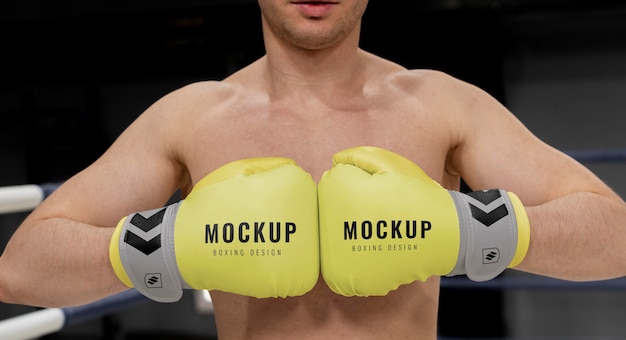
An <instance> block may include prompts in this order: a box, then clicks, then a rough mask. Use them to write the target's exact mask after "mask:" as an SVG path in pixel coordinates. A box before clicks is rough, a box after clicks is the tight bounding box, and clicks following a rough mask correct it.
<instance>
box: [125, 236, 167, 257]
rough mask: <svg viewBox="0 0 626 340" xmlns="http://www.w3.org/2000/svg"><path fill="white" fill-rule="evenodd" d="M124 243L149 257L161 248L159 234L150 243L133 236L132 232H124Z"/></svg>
mask: <svg viewBox="0 0 626 340" xmlns="http://www.w3.org/2000/svg"><path fill="white" fill-rule="evenodd" d="M124 242H125V243H127V244H129V245H130V246H131V247H133V248H135V249H137V250H139V251H140V252H142V253H144V254H146V255H150V254H152V253H153V252H155V251H157V250H158V249H159V248H161V235H160V234H159V235H157V236H155V237H154V238H152V239H151V240H150V241H146V240H144V239H142V238H141V237H139V236H137V235H135V234H134V233H133V232H131V231H126V235H124Z"/></svg>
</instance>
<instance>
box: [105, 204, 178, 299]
mask: <svg viewBox="0 0 626 340" xmlns="http://www.w3.org/2000/svg"><path fill="white" fill-rule="evenodd" d="M179 207H180V202H179V203H175V204H172V205H169V206H167V207H164V208H159V209H153V210H148V211H143V212H137V213H133V214H131V215H129V216H127V217H125V218H123V219H122V220H120V222H119V223H118V225H117V227H116V229H115V232H114V234H113V238H112V239H111V243H110V247H109V258H110V261H111V264H112V266H113V270H114V271H115V274H116V275H117V276H118V278H119V279H120V280H121V281H122V282H123V283H124V284H125V285H127V286H128V287H134V288H135V289H137V290H138V291H139V292H140V293H142V294H143V295H145V296H147V297H148V298H150V299H152V300H155V301H158V302H176V301H178V300H180V298H181V297H182V295H183V288H185V289H186V288H189V286H188V285H187V284H186V283H185V281H184V280H183V278H182V275H181V274H180V272H179V270H178V266H177V264H176V255H175V254H174V228H173V225H174V222H175V219H176V214H177V212H178V208H179Z"/></svg>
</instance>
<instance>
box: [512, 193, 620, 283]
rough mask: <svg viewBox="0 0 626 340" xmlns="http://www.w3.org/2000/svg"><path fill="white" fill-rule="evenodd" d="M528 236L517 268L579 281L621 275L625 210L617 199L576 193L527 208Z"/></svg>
mask: <svg viewBox="0 0 626 340" xmlns="http://www.w3.org/2000/svg"><path fill="white" fill-rule="evenodd" d="M528 216H529V219H530V226H531V240H530V247H529V250H528V254H527V256H526V258H525V259H524V261H523V262H522V263H521V264H520V265H519V266H518V267H517V269H520V270H523V271H527V272H532V273H536V274H540V275H546V276H551V277H557V278H562V279H568V280H575V281H584V280H598V279H608V278H615V277H619V276H624V275H626V247H625V246H624V245H626V209H625V206H624V204H623V202H621V201H620V200H619V199H616V198H613V197H606V196H602V195H598V194H593V193H576V194H571V195H568V196H564V197H561V198H559V199H556V200H553V201H550V202H547V203H544V204H542V205H538V206H535V207H528Z"/></svg>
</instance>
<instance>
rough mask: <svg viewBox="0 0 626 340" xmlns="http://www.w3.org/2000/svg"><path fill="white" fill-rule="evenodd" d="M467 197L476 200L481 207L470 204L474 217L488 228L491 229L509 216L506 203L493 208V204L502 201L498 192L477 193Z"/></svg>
mask: <svg viewBox="0 0 626 340" xmlns="http://www.w3.org/2000/svg"><path fill="white" fill-rule="evenodd" d="M467 195H468V196H470V197H472V198H474V199H475V200H476V201H477V202H476V203H477V204H480V206H477V205H474V204H472V203H469V206H470V209H471V211H472V217H474V219H475V220H477V221H479V222H480V223H482V224H484V225H485V226H486V227H490V226H491V225H493V224H494V223H496V222H498V221H500V220H501V219H502V218H504V217H506V216H507V215H508V214H509V210H508V209H507V208H506V206H505V205H504V202H500V203H501V204H500V205H498V206H497V207H496V208H493V203H494V202H496V201H501V198H502V196H501V195H500V191H498V190H486V191H475V192H471V193H468V194H467Z"/></svg>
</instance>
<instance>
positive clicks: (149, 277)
mask: <svg viewBox="0 0 626 340" xmlns="http://www.w3.org/2000/svg"><path fill="white" fill-rule="evenodd" d="M143 280H144V283H145V284H146V287H147V288H163V284H162V281H161V273H148V274H146V276H144V279H143Z"/></svg>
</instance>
